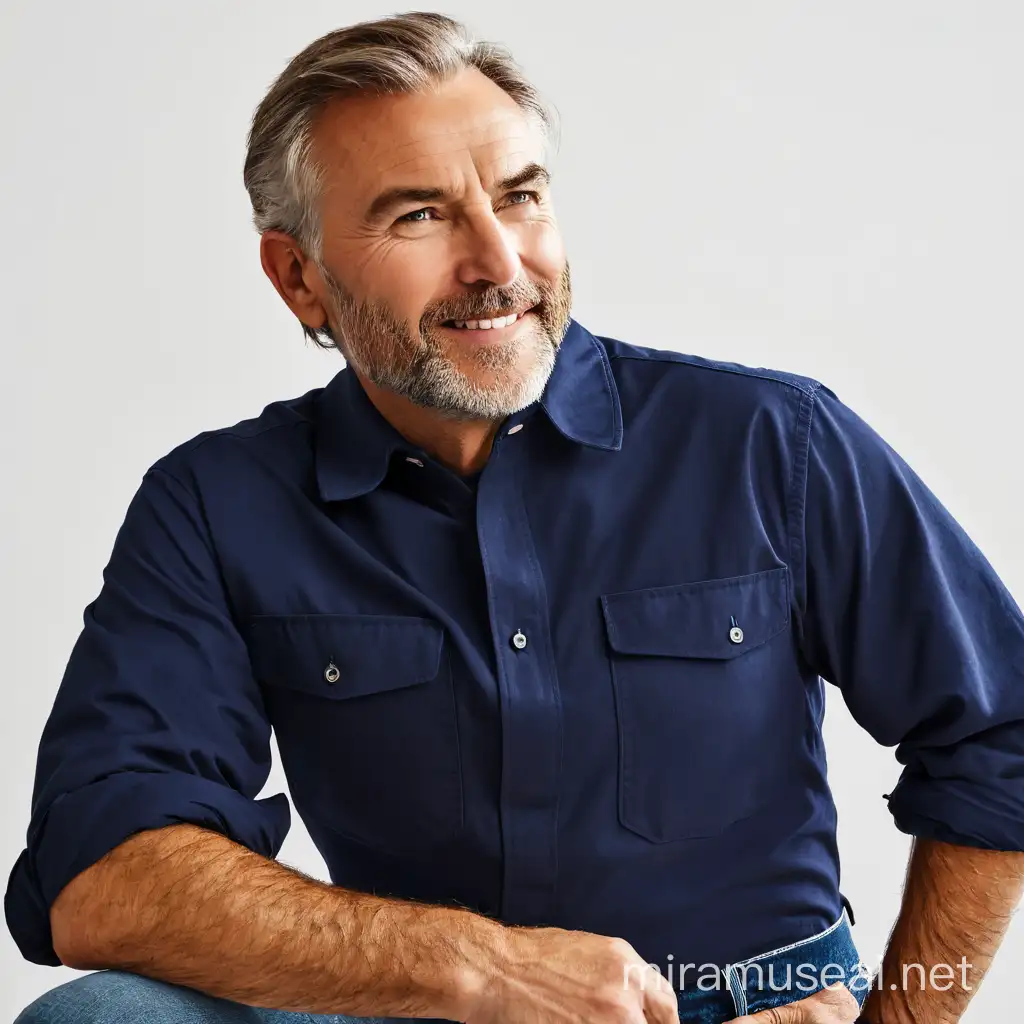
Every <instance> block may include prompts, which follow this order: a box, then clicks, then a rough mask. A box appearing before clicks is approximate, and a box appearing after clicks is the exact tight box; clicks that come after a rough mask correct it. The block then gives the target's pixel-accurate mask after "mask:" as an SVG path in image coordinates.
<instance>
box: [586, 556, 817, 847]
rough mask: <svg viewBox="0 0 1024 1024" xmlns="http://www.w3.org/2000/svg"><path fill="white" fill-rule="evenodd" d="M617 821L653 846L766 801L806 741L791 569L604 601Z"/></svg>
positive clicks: (710, 827) (695, 834)
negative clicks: (791, 635)
mask: <svg viewBox="0 0 1024 1024" xmlns="http://www.w3.org/2000/svg"><path fill="white" fill-rule="evenodd" d="M601 604H602V610H603V613H604V619H605V626H606V631H607V638H608V646H609V659H610V662H611V671H612V683H613V687H614V692H615V707H616V715H617V722H618V733H619V778H618V801H619V807H618V811H619V820H620V821H621V823H622V824H623V825H625V826H626V827H627V828H629V829H631V830H632V831H634V832H636V833H638V834H639V835H642V836H644V837H645V838H647V839H649V840H651V841H652V842H669V841H672V840H679V839H695V838H700V837H703V836H712V835H715V834H717V833H719V832H720V831H721V830H722V829H723V828H725V827H726V826H727V825H729V824H731V823H732V822H734V821H737V820H739V819H740V818H744V817H746V816H748V815H750V814H752V813H753V812H754V811H756V810H757V808H758V807H759V806H761V805H762V804H763V803H764V802H765V801H766V800H768V799H769V798H770V797H771V796H772V794H773V790H774V789H775V787H777V786H778V782H779V779H780V778H781V777H782V775H783V774H784V768H785V766H786V765H787V764H792V763H793V761H794V758H795V756H796V752H797V746H796V745H797V744H799V742H800V738H801V737H800V725H801V722H802V715H803V707H804V704H803V697H802V689H801V688H800V687H799V686H798V685H797V682H796V680H797V672H796V669H795V667H794V663H793V652H792V650H791V645H790V644H788V643H787V642H786V640H785V638H784V637H783V636H781V635H780V634H783V633H785V634H786V635H787V636H788V631H787V627H788V625H789V593H788V572H787V570H786V568H785V567H781V568H778V569H772V570H768V571H767V572H760V573H754V574H751V575H748V576H739V577H734V578H731V579H722V580H704V581H700V582H696V583H685V584H682V585H679V586H672V587H655V588H651V589H648V590H635V591H629V592H627V593H618V594H607V595H605V596H604V597H602V599H601Z"/></svg>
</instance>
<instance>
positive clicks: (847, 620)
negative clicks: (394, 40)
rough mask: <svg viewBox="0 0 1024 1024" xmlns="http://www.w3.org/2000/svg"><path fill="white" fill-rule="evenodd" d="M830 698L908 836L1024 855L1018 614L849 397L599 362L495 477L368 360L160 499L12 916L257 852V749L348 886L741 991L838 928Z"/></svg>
mask: <svg viewBox="0 0 1024 1024" xmlns="http://www.w3.org/2000/svg"><path fill="white" fill-rule="evenodd" d="M823 680H827V681H828V682H830V683H831V684H834V685H835V687H836V688H837V689H838V690H839V692H840V693H841V694H842V696H843V699H844V700H845V702H846V704H847V705H848V706H849V708H850V710H851V712H852V714H853V717H854V718H855V719H856V720H857V722H858V723H860V725H861V726H863V728H864V729H866V730H867V732H868V733H870V734H871V736H873V737H874V738H875V740H877V741H878V743H880V744H883V745H886V746H895V747H896V757H897V759H898V761H899V762H900V763H901V764H902V765H903V766H904V768H903V771H902V774H901V776H900V778H899V782H898V784H897V785H896V786H895V788H894V789H893V792H892V794H891V796H890V797H889V807H890V809H891V811H892V814H893V815H894V818H895V823H896V825H897V826H898V828H900V829H901V830H903V831H904V832H908V833H912V834H915V835H918V836H927V837H933V838H938V839H942V840H947V841H950V842H954V843H961V844H965V845H968V846H977V847H987V848H993V849H1003V850H1024V618H1022V615H1021V612H1020V610H1019V608H1018V607H1017V605H1016V604H1015V603H1014V601H1013V599H1012V598H1011V596H1010V594H1009V593H1008V591H1007V589H1006V588H1005V587H1004V586H1003V585H1002V583H1001V582H1000V580H999V578H998V577H997V575H996V573H995V572H994V571H993V569H992V568H991V567H990V565H989V563H988V562H987V561H986V559H985V558H984V557H983V555H982V554H981V553H980V552H979V550H978V549H977V547H976V546H975V545H974V544H973V543H972V542H971V541H970V540H969V539H968V537H967V536H966V535H965V533H964V531H963V530H962V529H961V528H960V527H959V526H958V525H957V523H956V522H955V521H954V520H953V519H952V518H951V516H950V515H949V513H948V512H947V511H946V510H945V509H944V508H943V506H942V505H941V504H940V503H939V501H938V500H937V499H936V498H935V497H934V496H933V494H932V493H931V492H930V491H929V490H928V489H927V488H926V486H925V485H924V484H923V483H922V482H921V480H920V479H919V478H918V477H917V476H916V475H915V474H914V473H913V472H912V470H911V469H909V468H908V466H907V465H906V464H905V462H904V461H902V460H901V458H900V457H899V456H898V455H897V454H896V453H894V452H893V450H892V449H891V448H890V447H889V446H888V445H887V444H886V443H885V442H884V441H883V440H882V439H880V438H879V436H878V435H877V434H876V433H875V432H873V430H872V429H871V428H870V427H869V426H867V425H866V424H865V423H864V422H863V421H862V420H861V419H860V418H858V417H857V416H856V415H855V414H854V413H853V412H851V411H850V409H849V408H847V407H846V406H845V405H843V404H842V403H841V402H840V400H839V399H838V398H837V397H836V395H835V394H833V392H832V391H830V390H829V389H828V388H827V387H824V386H823V385H821V384H819V383H818V382H816V381H813V380H809V379H807V378H803V377H798V376H794V375H790V374H786V373H780V372H774V371H770V370H764V369H751V368H747V367H742V366H738V365H735V364H729V363H721V362H713V361H710V360H707V359H702V358H699V357H695V356H687V355H682V354H679V353H676V352H659V351H654V350H651V349H648V348H641V347H636V346H633V345H629V344H625V343H623V342H620V341H617V340H613V339H607V338H599V337H595V336H594V335H592V334H590V333H589V332H588V331H587V330H585V329H584V328H583V327H582V326H581V325H579V324H578V323H576V322H575V321H573V322H572V323H571V325H570V328H569V330H568V333H567V335H566V337H565V340H564V342H563V344H562V348H561V350H560V353H559V355H558V358H557V361H556V366H555V369H554V372H553V374H552V377H551V379H550V381H549V383H548V386H547V389H546V391H545V394H544V397H543V399H542V400H541V401H540V402H538V403H536V404H535V405H533V406H531V407H529V408H527V409H525V410H524V411H522V412H521V413H518V414H516V415H514V416H511V417H509V418H508V419H507V420H506V421H505V422H504V423H503V424H502V426H501V429H500V431H499V433H498V436H497V438H496V440H495V443H494V448H493V451H492V453H491V456H490V459H489V461H488V462H487V464H486V466H485V468H484V469H483V471H482V473H480V475H479V478H478V480H477V481H476V482H475V486H471V485H470V484H469V483H468V482H467V481H466V480H464V479H463V478H461V477H460V476H459V475H457V474H456V473H454V472H453V471H451V470H449V469H447V468H446V467H444V466H443V465H441V464H440V463H438V462H437V461H436V460H434V459H432V458H431V457H430V456H429V455H428V454H426V452H424V451H422V450H419V449H417V448H416V447H414V446H412V445H410V444H409V443H408V442H406V441H405V440H404V439H403V437H402V436H401V435H400V434H399V433H398V432H397V431H396V430H395V429H393V428H392V427H391V426H390V425H389V424H388V422H387V421H386V420H385V419H384V418H383V417H382V416H381V415H380V414H379V413H378V412H377V411H376V409H375V407H374V406H373V405H372V404H371V403H370V401H369V399H368V398H367V397H366V394H365V392H364V391H363V390H362V388H361V386H360V385H359V382H358V380H357V378H356V377H355V375H354V374H353V373H352V372H351V371H350V370H347V369H342V370H341V371H340V372H338V373H337V375H336V376H335V377H334V378H333V379H332V380H331V381H330V382H329V383H328V384H327V386H326V387H324V388H319V389H316V390H313V391H310V392H309V393H308V394H305V395H303V396H302V397H300V398H295V399H292V400H289V401H281V402H277V403H274V404H272V405H269V406H268V407H267V408H266V409H265V410H264V411H263V412H262V413H261V414H260V415H259V416H258V417H256V418H255V419H251V420H247V421H244V422H242V423H239V424H237V425H235V426H233V427H229V428H226V429H221V430H215V431H211V432H207V433H204V434H201V435H199V436H198V437H196V438H194V439H193V440H191V441H190V442H188V443H186V444H184V445H182V446H180V447H178V448H176V449H175V450H174V451H172V452H171V453H170V454H168V455H166V456H165V457H163V458H161V459H160V460H159V461H158V462H156V463H155V464H154V465H153V466H152V467H151V469H150V470H149V471H148V472H147V473H146V474H145V476H144V478H143V480H142V482H141V485H140V487H139V489H138V492H137V493H136V495H135V496H134V498H133V500H132V502H131V505H130V507H129V509H128V512H127V515H126V518H125V521H124V524H123V526H122V527H121V529H120V531H119V532H118V535H117V539H116V542H115V544H114V549H113V553H112V555H111V557H110V561H109V564H108V565H107V567H106V569H105V572H104V582H103V587H102V590H101V591H100V593H99V595H98V597H97V598H96V600H95V601H93V602H92V603H91V604H90V605H89V606H88V608H87V609H86V611H85V621H84V629H83V631H82V633H81V636H80V638H79V640H78V642H77V644H76V645H75V647H74V651H73V653H72V655H71V658H70V662H69V664H68V667H67V671H66V674H65V676H64V678H63V681H62V683H61V685H60V689H59V692H58V694H57V697H56V701H55V704H54V707H53V711H52V714H51V716H50V718H49V720H48V722H47V724H46V727H45V731H44V734H43V737H42V742H41V746H40V750H39V761H38V769H37V775H36V780H35V790H34V797H33V805H32V817H31V824H30V827H29V831H28V840H27V849H26V850H25V851H24V852H23V853H22V855H21V857H20V858H19V860H18V861H17V863H16V865H15V867H14V870H13V872H12V875H11V879H10V883H9V888H8V891H7V897H6V904H5V905H6V913H7V920H8V924H9V927H10V929H11V931H12V933H13V935H14V938H15V940H16V941H17V943H18V945H19V947H20V948H21V950H22V952H23V954H24V955H25V956H26V957H27V958H29V959H30V960H33V961H36V962H38V963H47V964H56V963H57V962H58V960H57V957H56V956H55V954H54V951H53V947H52V942H51V935H50V930H49V923H48V908H49V907H50V905H51V903H52V902H53V900H54V899H55V897H56V896H57V894H58V893H59V892H60V890H61V888H62V887H63V886H64V885H65V884H66V883H67V882H69V881H70V880H71V879H72V878H73V877H74V876H75V875H77V874H78V873H79V872H81V871H82V870H84V869H85V868H86V867H88V866H89V865H90V864H92V863H93V862H95V861H96V860H98V859H99V858H100V857H101V856H102V855H103V854H104V853H106V852H107V851H108V850H110V849H111V848H113V847H114V846H116V845H117V844H119V843H120V842H122V841H123V840H124V839H126V838H127V837H128V836H130V835H131V834H133V833H135V832H138V831H140V830H143V829H152V828H158V827H160V826H165V825H168V824H171V823H175V822H192V823H195V824H197V825H200V826H203V827H205V828H208V829H213V830H216V831H217V832H221V833H223V834H224V835H226V836H228V837H230V838H231V839H232V840H234V841H235V842H237V843H240V844H242V845H243V846H246V847H248V848H250V849H252V850H254V851H256V852H258V853H260V854H262V855H264V856H265V857H274V856H276V854H277V853H278V851H279V849H280V847H281V843H282V841H283V839H284V837H285V833H286V832H287V830H288V827H289V820H290V819H289V807H288V803H287V800H286V798H285V796H284V795H282V794H278V795H276V796H272V797H269V798H267V799H257V796H258V794H259V793H260V792H261V789H262V787H263V785H264V783H265V782H266V780H267V777H268V772H269V769H270V760H271V755H270V745H269V744H270V736H271V729H273V730H274V731H275V732H276V735H277V740H278V744H279V749H280V754H281V758H282V764H283V768H284V771H285V774H286V776H287V780H288V784H289V790H290V793H291V796H292V800H293V802H294V804H295V809H296V811H297V813H298V814H299V815H300V816H301V818H302V820H303V821H304V823H305V825H306V827H307V828H308V830H309V833H310V835H311V837H312V839H313V841H314V843H315V844H316V846H317V848H318V849H319V850H320V852H321V853H322V855H323V857H324V859H325V861H326V864H327V866H328V869H329V871H330V877H331V880H332V881H333V882H334V883H335V884H337V885H339V886H344V887H347V888H351V889H358V890H364V891H368V892H369V891H372V892H374V893H376V894H378V895H394V896H402V897H411V898H415V899H417V900H421V901H428V902H434V903H440V904H451V905H455V904H457V905H460V906H463V907H468V908H471V909H475V910H477V911H479V912H480V913H483V914H486V915H489V916H492V917H495V918H498V919H500V920H503V921H506V922H509V923H515V924H527V925H538V924H549V925H557V926H561V927H565V928H572V929H583V930H587V931H592V932H597V933H603V934H608V935H617V936H621V937H623V938H625V939H627V940H628V941H629V942H631V943H632V944H633V946H634V947H635V948H636V949H637V951H638V952H639V953H640V954H641V956H643V957H644V958H645V959H646V960H648V961H649V962H653V963H657V964H660V965H662V966H663V967H667V964H668V963H669V962H671V961H669V959H668V958H669V956H671V957H672V958H673V960H674V961H676V962H686V963H695V964H702V963H706V964H707V963H716V964H727V963H730V962H735V961H737V960H738V959H741V958H745V957H747V956H750V955H753V954H755V953H758V952H760V951H763V950H766V949H771V948H775V947H778V946H781V945H785V944H787V943H789V942H791V941H795V940H798V939H800V938H804V937H806V936H808V935H810V934H812V933H816V932H818V931H821V930H822V929H824V928H827V927H828V925H830V924H831V923H832V922H833V921H835V919H836V918H837V917H838V916H839V913H840V910H841V905H842V902H843V897H842V895H841V893H840V890H839V861H838V854H837V848H836V810H835V806H834V804H833V800H832V797H831V795H830V792H829V786H828V784H827V782H826V773H825V750H824V747H823V744H822V734H821V724H822V716H823V712H824V699H825V688H824V685H823Z"/></svg>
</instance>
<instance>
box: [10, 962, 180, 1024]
mask: <svg viewBox="0 0 1024 1024" xmlns="http://www.w3.org/2000/svg"><path fill="white" fill-rule="evenodd" d="M187 991H188V990H185V989H178V988H177V987H176V986H173V985H164V984H162V983H161V982H159V981H153V980H152V979H151V978H145V977H142V976H141V975H138V974H131V973H129V972H127V971H96V972H95V973H93V974H86V975H85V976H83V977H81V978H74V979H73V980H71V981H69V982H67V984H64V985H59V986H58V987H57V988H54V989H51V990H50V991H49V992H44V993H43V995H41V996H40V997H39V998H38V999H37V1000H36V1001H35V1002H34V1003H32V1004H31V1005H30V1006H27V1007H26V1008H25V1009H24V1010H23V1011H22V1012H21V1014H20V1015H19V1016H18V1018H17V1020H15V1022H14V1024H109V1022H110V1021H118V1022H124V1024H133V1022H135V1021H140V1022H142V1021H160V1022H161V1024H173V1022H176V1021H179V1020H180V1021H184V1020H190V1019H195V1017H194V1016H190V1015H189V1013H188V1007H186V1006H185V1005H184V1002H183V998H184V995H185V993H187Z"/></svg>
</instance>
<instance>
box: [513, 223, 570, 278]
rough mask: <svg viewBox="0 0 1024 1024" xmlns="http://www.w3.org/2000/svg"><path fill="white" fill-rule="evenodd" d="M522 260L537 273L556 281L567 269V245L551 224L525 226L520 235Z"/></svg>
mask: <svg viewBox="0 0 1024 1024" xmlns="http://www.w3.org/2000/svg"><path fill="white" fill-rule="evenodd" d="M520 239H521V244H520V250H519V251H520V254H521V257H522V260H523V262H524V263H525V264H527V266H529V267H530V268H531V269H532V270H533V271H534V272H535V273H538V274H540V275H541V276H542V277H544V278H545V279H547V280H549V281H556V280H557V279H558V276H559V275H560V274H561V273H562V269H563V268H564V267H565V244H564V242H563V241H562V234H561V232H560V231H559V230H558V228H557V227H556V226H555V225H554V224H552V223H549V222H544V221H534V222H533V223H530V224H524V225H523V228H522V231H521V234H520Z"/></svg>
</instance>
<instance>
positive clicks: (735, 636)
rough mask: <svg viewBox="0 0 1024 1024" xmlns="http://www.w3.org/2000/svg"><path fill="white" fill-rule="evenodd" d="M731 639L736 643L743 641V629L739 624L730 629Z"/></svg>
mask: <svg viewBox="0 0 1024 1024" xmlns="http://www.w3.org/2000/svg"><path fill="white" fill-rule="evenodd" d="M729 639H730V640H731V641H732V642H733V643H734V644H741V643H743V630H742V629H740V627H739V626H733V627H732V629H730V630H729Z"/></svg>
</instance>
